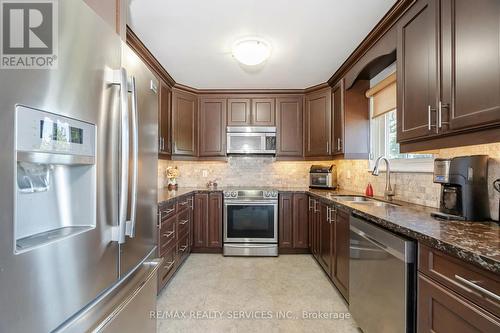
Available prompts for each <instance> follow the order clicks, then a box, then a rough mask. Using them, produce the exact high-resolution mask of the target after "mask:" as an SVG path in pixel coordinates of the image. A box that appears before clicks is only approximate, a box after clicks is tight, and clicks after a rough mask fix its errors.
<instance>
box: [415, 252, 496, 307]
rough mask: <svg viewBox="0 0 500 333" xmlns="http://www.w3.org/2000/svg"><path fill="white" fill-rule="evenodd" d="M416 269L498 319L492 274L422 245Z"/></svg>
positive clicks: (493, 275)
mask: <svg viewBox="0 0 500 333" xmlns="http://www.w3.org/2000/svg"><path fill="white" fill-rule="evenodd" d="M418 269H419V271H420V272H422V273H424V274H425V275H427V276H429V277H431V278H433V279H434V280H436V281H438V282H440V283H442V284H443V285H445V286H447V287H448V288H450V289H452V290H454V291H455V292H457V293H458V294H459V295H461V296H463V297H465V298H468V299H470V300H471V301H473V302H474V303H476V304H478V305H480V306H481V307H483V308H484V309H486V310H488V311H491V312H492V313H493V314H495V315H496V316H499V317H500V279H499V277H498V276H496V275H495V274H493V273H490V272H488V271H484V270H481V269H480V268H477V267H475V266H472V265H470V264H467V263H465V262H463V261H461V260H459V259H456V258H453V257H450V256H448V255H446V254H444V253H442V252H439V251H436V250H433V249H431V248H429V247H427V246H425V245H421V244H420V245H419V263H418Z"/></svg>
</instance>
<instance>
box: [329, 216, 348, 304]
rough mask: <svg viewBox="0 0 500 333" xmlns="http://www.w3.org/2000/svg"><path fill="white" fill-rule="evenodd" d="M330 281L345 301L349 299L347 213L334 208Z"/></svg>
mask: <svg viewBox="0 0 500 333" xmlns="http://www.w3.org/2000/svg"><path fill="white" fill-rule="evenodd" d="M331 215H332V219H333V223H334V232H333V235H334V238H333V244H332V248H333V250H332V252H333V264H332V280H333V283H334V284H335V285H336V286H337V288H338V289H339V291H340V293H341V294H342V295H343V296H344V298H345V299H346V300H348V299H349V217H350V216H349V213H348V212H346V211H344V210H342V209H339V208H335V209H334V210H333V211H332V213H331Z"/></svg>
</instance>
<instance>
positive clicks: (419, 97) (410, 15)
mask: <svg viewBox="0 0 500 333" xmlns="http://www.w3.org/2000/svg"><path fill="white" fill-rule="evenodd" d="M438 5H439V1H435V0H421V1H418V2H417V3H416V4H415V5H414V6H413V7H412V8H411V9H410V10H409V11H408V12H407V13H406V14H405V16H404V17H403V18H402V19H401V20H400V21H399V22H398V47H397V59H398V61H397V86H398V87H397V91H398V93H397V95H398V101H397V105H398V108H397V119H398V122H397V127H398V134H397V135H398V141H400V142H402V141H408V140H413V139H417V138H421V137H428V136H429V135H431V134H432V133H433V132H434V133H435V132H436V119H437V118H436V100H437V95H436V92H437V91H438V81H437V69H438V64H437V48H436V38H437V31H436V30H437V27H436V21H437V13H438V8H437V7H438Z"/></svg>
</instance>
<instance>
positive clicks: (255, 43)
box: [232, 37, 271, 66]
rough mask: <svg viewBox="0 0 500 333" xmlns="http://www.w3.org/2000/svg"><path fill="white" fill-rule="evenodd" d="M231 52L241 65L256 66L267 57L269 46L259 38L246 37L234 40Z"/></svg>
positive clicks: (269, 52) (269, 50) (269, 51)
mask: <svg viewBox="0 0 500 333" xmlns="http://www.w3.org/2000/svg"><path fill="white" fill-rule="evenodd" d="M232 53H233V57H234V58H235V59H236V60H238V61H239V62H240V63H242V64H243V65H247V66H256V65H259V64H261V63H263V62H264V61H266V60H267V58H269V56H270V55H271V46H270V45H269V43H267V42H266V41H264V40H262V39H260V38H256V37H248V38H244V39H240V40H238V41H236V42H235V43H234V44H233V52H232Z"/></svg>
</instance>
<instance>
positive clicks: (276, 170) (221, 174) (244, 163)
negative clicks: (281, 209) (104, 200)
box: [158, 143, 500, 220]
mask: <svg viewBox="0 0 500 333" xmlns="http://www.w3.org/2000/svg"><path fill="white" fill-rule="evenodd" d="M476 154H487V155H489V156H490V161H489V170H488V173H489V179H488V189H489V201H490V208H491V214H492V218H493V219H496V220H498V214H499V213H498V200H499V199H500V194H498V193H497V192H495V191H494V190H493V186H492V183H493V181H494V180H495V179H497V178H500V143H495V144H487V145H477V146H469V147H460V148H451V149H442V150H440V151H439V153H438V154H436V157H453V156H463V155H476ZM329 163H335V164H336V165H337V170H338V178H339V184H340V186H341V188H343V189H346V190H352V191H356V192H363V191H364V189H365V188H366V185H367V184H368V182H370V183H371V184H372V186H373V189H374V192H375V195H383V193H384V188H385V174H381V175H380V176H379V177H375V176H372V175H371V173H370V172H369V171H368V167H369V163H368V161H367V160H339V161H332V162H328V161H321V162H313V161H304V162H302V161H300V162H288V161H287V162H285V161H280V162H277V161H275V160H274V159H273V158H270V157H230V158H229V160H228V162H207V161H200V162H192V161H165V160H160V161H159V165H158V186H159V187H164V186H166V185H167V178H166V176H165V170H166V168H167V167H168V166H177V167H178V168H179V170H180V173H181V174H180V176H179V178H178V183H179V186H181V187H204V186H205V184H206V183H207V182H208V181H209V180H214V179H215V180H216V181H217V182H218V184H219V186H277V187H280V186H281V187H282V186H285V187H307V186H308V185H309V178H308V172H309V167H310V166H311V165H312V164H329ZM204 174H206V177H204ZM391 175H392V177H391V181H392V183H393V184H395V189H396V199H398V200H402V201H407V202H411V203H415V204H419V205H425V206H430V207H438V206H439V191H440V185H439V184H434V183H433V182H432V174H431V173H408V172H404V173H403V172H393V173H392V174H391Z"/></svg>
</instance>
